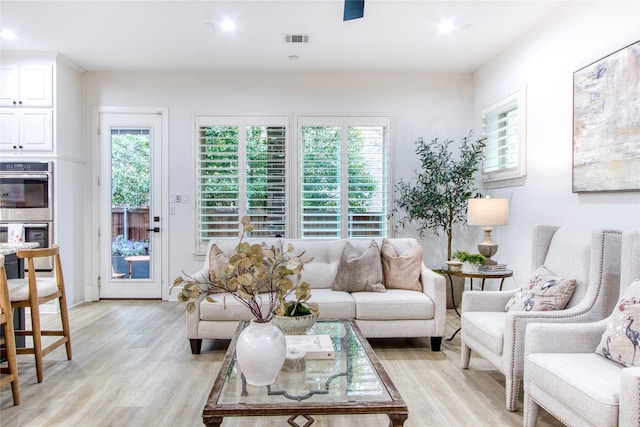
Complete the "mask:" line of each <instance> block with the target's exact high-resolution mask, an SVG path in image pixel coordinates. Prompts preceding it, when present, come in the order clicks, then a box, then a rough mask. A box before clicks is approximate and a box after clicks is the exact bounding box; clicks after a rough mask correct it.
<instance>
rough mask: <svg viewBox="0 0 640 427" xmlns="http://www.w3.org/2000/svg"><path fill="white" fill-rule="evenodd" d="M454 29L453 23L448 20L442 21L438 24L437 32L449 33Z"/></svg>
mask: <svg viewBox="0 0 640 427" xmlns="http://www.w3.org/2000/svg"><path fill="white" fill-rule="evenodd" d="M454 29H455V25H454V24H453V21H452V20H450V19H444V20H442V21H440V24H439V25H438V31H440V32H441V33H450V32H451V31H453V30H454Z"/></svg>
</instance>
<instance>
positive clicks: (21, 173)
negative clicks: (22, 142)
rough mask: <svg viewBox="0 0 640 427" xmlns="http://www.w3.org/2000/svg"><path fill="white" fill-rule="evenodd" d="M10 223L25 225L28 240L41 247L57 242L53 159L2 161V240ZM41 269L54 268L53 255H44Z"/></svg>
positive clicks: (40, 262) (5, 238)
mask: <svg viewBox="0 0 640 427" xmlns="http://www.w3.org/2000/svg"><path fill="white" fill-rule="evenodd" d="M10 224H21V225H22V227H23V234H24V241H25V242H38V243H39V244H40V247H41V248H46V247H49V246H50V245H51V243H52V241H53V162H0V242H6V241H7V238H8V228H9V225H10ZM35 268H36V270H38V271H51V270H52V269H53V263H52V260H51V259H50V258H41V259H40V261H39V262H37V263H36V266H35Z"/></svg>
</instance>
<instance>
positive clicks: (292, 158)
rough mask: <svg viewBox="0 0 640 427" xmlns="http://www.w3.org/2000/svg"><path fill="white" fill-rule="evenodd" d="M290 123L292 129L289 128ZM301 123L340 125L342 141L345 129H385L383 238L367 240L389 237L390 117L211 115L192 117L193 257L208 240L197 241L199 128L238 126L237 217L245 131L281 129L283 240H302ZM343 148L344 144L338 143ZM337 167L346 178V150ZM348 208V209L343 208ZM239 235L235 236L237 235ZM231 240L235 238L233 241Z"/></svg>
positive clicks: (242, 203) (344, 231)
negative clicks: (261, 128) (283, 167)
mask: <svg viewBox="0 0 640 427" xmlns="http://www.w3.org/2000/svg"><path fill="white" fill-rule="evenodd" d="M292 123H293V125H292ZM301 123H309V124H311V123H313V125H318V126H321V125H327V126H330V125H336V124H338V125H340V126H341V134H342V135H343V137H347V136H348V128H349V126H384V127H385V129H386V132H385V135H384V137H385V141H386V145H387V146H386V157H383V162H384V163H385V165H386V169H387V170H386V175H387V176H386V178H385V179H386V182H385V183H384V185H385V190H386V195H384V196H383V198H384V203H386V206H385V209H386V211H387V212H386V213H385V215H384V216H385V218H384V220H383V221H384V224H385V225H384V230H383V231H384V235H383V236H380V237H369V238H383V237H388V236H390V235H391V234H392V229H391V227H390V220H389V219H388V218H387V215H386V214H388V212H389V211H390V209H391V206H392V202H393V200H392V197H393V177H394V171H393V166H394V163H393V152H394V151H393V128H392V116H391V114H350V115H345V114H329V115H322V114H320V115H318V114H309V115H307V114H304V115H295V114H294V115H292V116H279V115H268V114H266V115H251V114H235V115H217V114H216V115H211V114H195V115H194V138H193V141H194V163H193V164H194V165H195V170H194V178H193V179H194V188H195V190H194V195H195V197H194V199H195V200H194V203H195V207H196V209H195V227H194V230H195V236H194V237H195V239H194V240H195V248H196V253H197V254H201V255H202V254H204V253H205V252H206V250H207V247H208V240H207V241H204V240H202V241H201V240H200V239H201V237H200V219H201V218H200V191H201V188H200V144H201V138H200V130H201V127H203V126H209V125H211V126H233V125H238V126H239V147H238V153H239V155H240V156H241V157H242V159H241V162H240V165H239V168H240V171H239V180H240V181H239V182H240V183H242V184H240V185H239V188H240V190H239V194H238V201H239V208H238V214H239V216H240V217H242V215H244V214H245V213H246V208H247V207H246V188H244V189H243V187H242V186H244V185H246V180H245V174H246V171H245V166H246V142H247V141H246V130H247V128H248V127H249V126H265V125H274V126H276V125H277V126H284V127H285V129H286V137H285V141H286V142H285V144H286V148H285V155H286V162H285V167H286V172H285V180H286V181H285V182H286V184H285V185H286V190H285V193H286V203H285V216H286V218H287V220H286V225H285V236H284V237H286V238H302V237H301V235H302V229H301V228H302V217H301V215H302V207H301V198H302V194H301V191H302V186H301V181H300V179H301V176H302V167H303V159H302V154H303V150H302V139H301V137H302V135H301V127H300V124H301ZM342 144H344V142H342ZM340 155H341V163H342V165H343V166H342V172H341V173H345V172H347V174H348V167H347V166H348V163H347V160H348V152H347V150H346V146H345V147H344V149H341V154H340ZM341 198H342V201H343V203H344V202H345V201H346V199H347V198H348V196H347V194H341ZM347 206H348V205H347ZM344 218H345V216H342V217H341V224H340V230H341V233H340V235H341V236H342V237H347V236H348V235H349V234H348V232H349V230H348V225H349V223H348V214H347V215H346V218H347V220H346V221H344ZM238 235H239V234H238ZM214 238H216V239H231V237H214ZM234 238H235V237H234ZM308 238H309V239H323V238H324V237H308ZM363 238H365V237H363Z"/></svg>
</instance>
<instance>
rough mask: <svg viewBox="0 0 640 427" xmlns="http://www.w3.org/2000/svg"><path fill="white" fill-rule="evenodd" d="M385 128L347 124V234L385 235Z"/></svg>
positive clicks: (372, 125)
mask: <svg viewBox="0 0 640 427" xmlns="http://www.w3.org/2000/svg"><path fill="white" fill-rule="evenodd" d="M377 121H378V122H379V120H377ZM387 132H388V126H386V125H379V124H371V125H357V126H349V131H348V134H349V145H348V155H349V188H348V201H349V221H348V229H349V237H384V236H386V235H387V219H386V215H387V203H388V195H389V193H388V186H389V176H388V164H389V161H388V156H389V154H388V145H389V144H388V134H387Z"/></svg>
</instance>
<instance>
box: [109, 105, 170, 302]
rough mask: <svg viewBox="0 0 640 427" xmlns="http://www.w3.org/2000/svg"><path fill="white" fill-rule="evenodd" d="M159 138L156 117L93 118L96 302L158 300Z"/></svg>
mask: <svg viewBox="0 0 640 427" xmlns="http://www.w3.org/2000/svg"><path fill="white" fill-rule="evenodd" d="M165 120H166V118H165ZM164 137H165V136H164V132H163V116H162V114H159V113H148V114H147V113H118V112H101V113H100V114H99V146H100V149H99V158H100V161H99V169H100V178H99V193H100V209H99V218H100V219H99V222H100V224H99V233H98V234H99V248H100V249H99V253H100V261H99V269H100V275H99V277H100V280H99V297H100V298H151V299H155V298H157V299H161V298H163V289H162V268H161V264H162V263H161V260H162V251H163V247H162V246H163V245H162V239H161V235H162V229H163V222H166V218H163V217H162V197H161V194H162V178H161V176H162V165H163V162H162V152H163V149H162V147H163V138H164Z"/></svg>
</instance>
